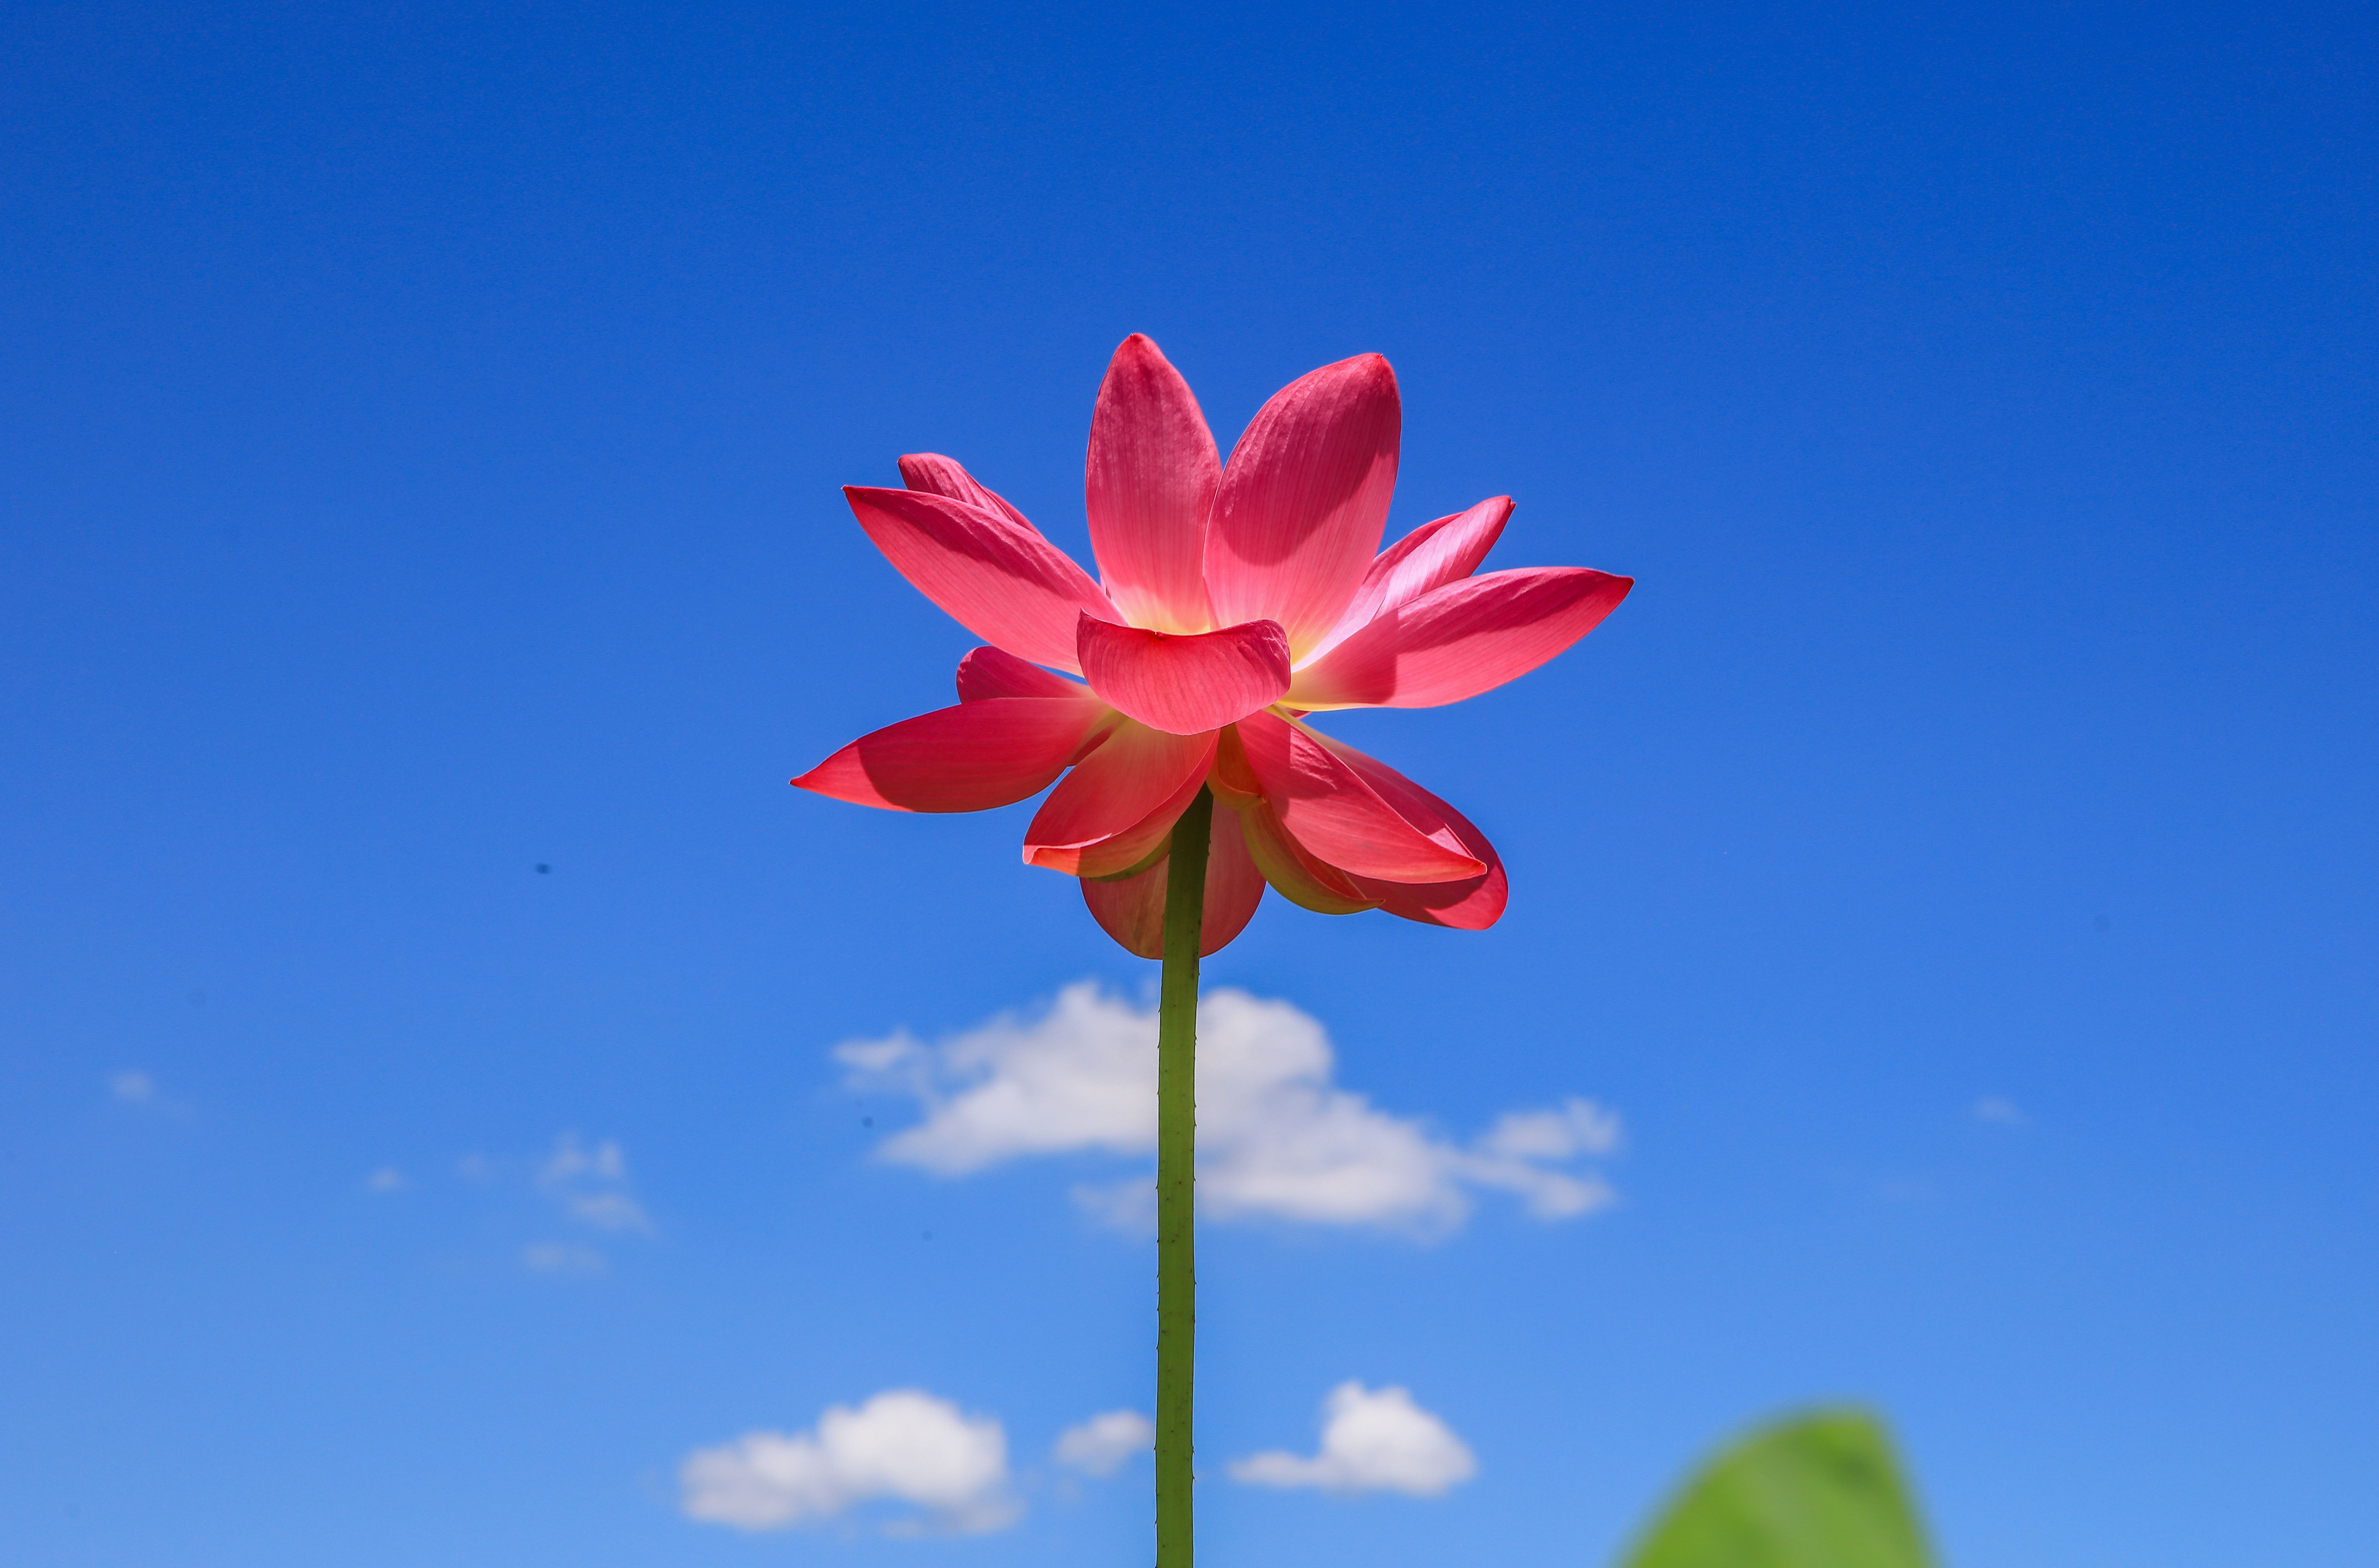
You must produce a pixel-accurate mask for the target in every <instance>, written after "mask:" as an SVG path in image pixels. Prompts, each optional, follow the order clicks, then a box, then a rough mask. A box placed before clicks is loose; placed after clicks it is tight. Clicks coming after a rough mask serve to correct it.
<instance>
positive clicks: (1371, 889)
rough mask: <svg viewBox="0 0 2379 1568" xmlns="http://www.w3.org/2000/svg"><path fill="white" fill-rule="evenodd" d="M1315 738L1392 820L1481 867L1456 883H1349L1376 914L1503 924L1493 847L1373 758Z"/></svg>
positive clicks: (1459, 925) (1463, 925) (1501, 884)
mask: <svg viewBox="0 0 2379 1568" xmlns="http://www.w3.org/2000/svg"><path fill="white" fill-rule="evenodd" d="M1317 737H1318V738H1319V739H1320V740H1321V742H1322V744H1323V745H1324V746H1325V747H1327V748H1328V749H1329V751H1330V754H1332V755H1333V756H1335V757H1337V758H1338V759H1339V760H1340V761H1342V762H1344V763H1345V764H1346V766H1349V767H1351V768H1353V769H1354V770H1355V771H1356V772H1357V773H1359V774H1360V775H1361V776H1362V778H1363V780H1364V782H1365V783H1368V784H1369V785H1371V788H1373V789H1374V790H1378V791H1379V792H1380V795H1381V798H1382V799H1383V800H1386V801H1388V802H1391V803H1392V804H1394V805H1395V808H1396V813H1397V814H1398V815H1400V816H1402V817H1404V818H1405V819H1406V820H1407V821H1408V822H1411V823H1412V824H1413V825H1415V826H1425V827H1428V828H1429V829H1430V830H1431V832H1432V833H1443V834H1444V835H1446V836H1449V837H1451V838H1453V839H1454V840H1455V842H1457V843H1459V844H1460V845H1461V846H1462V847H1463V848H1464V849H1466V850H1469V851H1470V853H1471V854H1473V855H1475V856H1477V857H1478V858H1479V860H1480V861H1482V862H1486V866H1487V869H1486V872H1485V873H1484V874H1481V875H1479V876H1471V877H1465V878H1463V879H1462V880H1461V881H1458V882H1419V883H1399V882H1384V881H1379V880H1376V879H1373V878H1371V877H1363V876H1355V877H1349V878H1348V880H1349V881H1351V882H1352V883H1354V885H1355V886H1356V887H1358V888H1359V889H1360V890H1361V891H1362V892H1363V893H1364V894H1365V895H1366V896H1368V897H1371V898H1373V899H1378V900H1379V905H1380V908H1382V909H1383V910H1385V911H1388V912H1389V913H1390V914H1392V915H1400V916H1402V917H1403V918H1404V919H1406V920H1417V921H1419V922H1421V923H1423V924H1426V925H1450V926H1453V927H1455V928H1456V929H1458V930H1463V931H1484V930H1485V929H1486V928H1487V927H1489V926H1491V925H1492V924H1494V923H1496V922H1497V921H1498V920H1501V919H1502V918H1503V904H1504V900H1505V899H1506V898H1507V896H1508V887H1507V885H1506V883H1505V880H1504V876H1503V857H1501V856H1500V855H1498V854H1496V852H1495V846H1494V845H1492V844H1491V843H1489V842H1488V841H1487V836H1486V835H1485V834H1484V833H1481V832H1479V829H1478V828H1477V827H1475V826H1472V825H1471V822H1470V819H1469V818H1468V817H1466V816H1464V815H1463V814H1461V813H1460V812H1458V811H1455V809H1454V808H1453V807H1452V806H1450V805H1447V804H1446V803H1445V802H1443V801H1441V800H1439V799H1438V798H1437V797H1436V796H1435V795H1432V794H1431V793H1430V792H1429V791H1428V790H1424V789H1422V788H1421V787H1420V786H1419V785H1418V784H1416V783H1414V782H1413V781H1412V780H1411V779H1409V778H1406V777H1405V776H1404V775H1403V774H1401V773H1398V772H1397V771H1396V770H1395V768H1393V767H1390V766H1388V765H1387V764H1386V763H1383V762H1382V761H1380V760H1379V759H1378V758H1377V757H1373V756H1366V755H1365V754H1363V753H1361V752H1359V751H1357V750H1356V749H1355V748H1354V747H1352V746H1350V745H1347V744H1346V742H1343V741H1337V740H1333V739H1332V738H1330V737H1329V736H1326V735H1319V732H1318V731H1317ZM1275 886H1277V884H1275Z"/></svg>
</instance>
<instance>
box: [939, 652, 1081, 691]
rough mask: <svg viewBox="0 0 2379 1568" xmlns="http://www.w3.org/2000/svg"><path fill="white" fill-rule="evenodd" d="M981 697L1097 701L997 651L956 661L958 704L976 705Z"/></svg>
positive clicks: (1061, 679) (1076, 687)
mask: <svg viewBox="0 0 2379 1568" xmlns="http://www.w3.org/2000/svg"><path fill="white" fill-rule="evenodd" d="M985 697H1072V698H1077V699H1080V700H1081V701H1084V702H1095V701H1097V700H1098V699H1096V698H1095V697H1093V696H1092V695H1091V692H1090V688H1088V687H1087V686H1082V685H1080V684H1078V683H1076V682H1074V681H1069V680H1067V679H1066V678H1065V677H1064V676H1062V675H1052V674H1050V673H1049V672H1048V671H1047V670H1045V669H1042V668H1041V667H1040V666H1039V665H1037V664H1027V663H1025V662H1024V661H1023V660H1022V659H1020V658H1019V657H1016V656H1015V655H1014V654H1011V653H1002V652H1000V651H999V650H998V649H997V648H987V647H986V648H977V649H975V650H974V651H973V652H972V653H970V654H968V655H967V656H966V657H964V658H962V659H960V660H959V701H960V702H962V703H979V702H981V701H983V700H984V698H985Z"/></svg>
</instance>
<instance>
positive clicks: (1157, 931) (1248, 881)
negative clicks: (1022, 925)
mask: <svg viewBox="0 0 2379 1568" xmlns="http://www.w3.org/2000/svg"><path fill="white" fill-rule="evenodd" d="M1172 869H1173V857H1172V855H1171V854H1170V853H1169V852H1168V853H1166V854H1165V855H1164V856H1162V857H1161V858H1159V859H1158V861H1157V862H1156V863H1155V864H1154V865H1152V866H1150V867H1149V868H1148V869H1147V870H1145V871H1142V872H1140V873H1138V874H1134V875H1131V876H1127V877H1122V878H1119V879H1116V880H1111V881H1094V880H1092V879H1089V878H1085V879H1084V880H1083V882H1082V902H1084V903H1085V904H1088V905H1089V906H1090V909H1091V914H1092V916H1093V918H1094V919H1095V920H1097V922H1098V923H1099V924H1100V925H1101V926H1102V927H1103V928H1104V929H1105V932H1106V934H1107V935H1110V936H1112V937H1114V938H1115V939H1116V941H1117V942H1118V943H1119V944H1121V945H1122V946H1123V947H1124V948H1125V950H1126V951H1129V952H1132V953H1137V954H1139V955H1140V956H1141V958H1143V959H1161V958H1163V957H1164V956H1165V877H1166V875H1167V874H1169V873H1170V872H1171V871H1172ZM1263 890H1264V879H1263V876H1262V874H1261V873H1260V872H1258V871H1257V870H1256V865H1255V862H1253V861H1251V860H1250V859H1249V858H1248V847H1247V842H1246V840H1245V838H1243V837H1242V836H1241V834H1240V831H1239V814H1238V812H1235V811H1232V810H1230V809H1229V808H1228V807H1226V806H1220V805H1218V806H1216V807H1215V808H1214V838H1213V840H1212V845H1211V847H1210V848H1209V849H1208V850H1207V852H1206V907H1205V918H1204V920H1203V922H1202V925H1201V928H1200V931H1199V944H1198V952H1199V956H1200V957H1204V956H1206V955H1207V954H1210V953H1214V952H1218V951H1220V950H1221V949H1222V948H1223V947H1226V946H1227V945H1228V944H1229V943H1230V940H1231V939H1232V938H1233V937H1235V936H1237V935H1238V934H1239V933H1240V932H1242V931H1244V930H1246V929H1247V925H1248V922H1249V921H1250V920H1253V919H1254V918H1255V913H1256V905H1258V904H1259V903H1261V902H1262V901H1263Z"/></svg>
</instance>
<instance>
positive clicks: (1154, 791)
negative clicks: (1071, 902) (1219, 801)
mask: <svg viewBox="0 0 2379 1568" xmlns="http://www.w3.org/2000/svg"><path fill="white" fill-rule="evenodd" d="M1213 765H1214V734H1213V733H1212V732H1211V731H1210V732H1208V733H1206V734H1203V735H1168V734H1166V733H1165V731H1164V730H1151V729H1150V728H1149V727H1148V726H1146V725H1145V724H1138V723H1134V722H1133V721H1132V720H1130V719H1129V718H1126V719H1121V720H1118V721H1117V724H1116V727H1115V729H1114V730H1113V731H1112V732H1110V733H1109V734H1108V736H1107V738H1106V739H1105V741H1103V742H1100V744H1099V747H1098V749H1097V750H1096V751H1093V753H1091V754H1090V755H1088V756H1086V757H1084V758H1083V759H1082V760H1081V762H1080V763H1078V764H1076V765H1075V767H1074V771H1073V772H1071V773H1069V774H1068V775H1067V776H1066V778H1065V781H1064V782H1063V783H1061V784H1059V785H1058V786H1057V788H1056V789H1055V790H1050V791H1049V798H1048V799H1047V800H1045V801H1044V802H1041V809H1040V810H1039V811H1038V812H1036V813H1034V814H1033V822H1032V825H1031V826H1028V827H1027V828H1025V830H1024V863H1025V864H1027V865H1037V866H1045V867H1047V868H1048V869H1049V870H1051V871H1062V872H1066V873H1068V874H1071V875H1074V876H1112V875H1113V874H1116V873H1117V872H1119V871H1129V870H1130V869H1131V868H1132V867H1134V866H1136V865H1139V864H1141V862H1144V861H1146V860H1148V859H1149V858H1150V857H1151V856H1152V855H1153V854H1154V853H1155V852H1156V851H1157V850H1159V849H1160V848H1161V847H1162V846H1163V844H1164V842H1165V835H1166V834H1167V833H1170V832H1172V831H1173V820H1174V818H1176V817H1177V816H1179V815H1180V814H1182V813H1183V812H1184V811H1186V810H1187V809H1189V805H1190V802H1191V801H1192V800H1195V799H1196V798H1197V795H1198V788H1199V786H1200V785H1202V784H1203V783H1204V782H1205V781H1206V770H1207V769H1208V768H1209V767H1211V766H1213Z"/></svg>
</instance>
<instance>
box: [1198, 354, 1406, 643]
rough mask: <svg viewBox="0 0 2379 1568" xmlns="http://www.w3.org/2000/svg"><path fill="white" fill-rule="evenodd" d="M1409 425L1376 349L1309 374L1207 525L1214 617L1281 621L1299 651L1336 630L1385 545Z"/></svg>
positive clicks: (1292, 386) (1246, 450)
mask: <svg viewBox="0 0 2379 1568" xmlns="http://www.w3.org/2000/svg"><path fill="white" fill-rule="evenodd" d="M1403 426H1404V414H1403V409H1402V405H1401V404H1398V402H1397V400H1396V377H1395V371H1393V370H1391V369H1389V368H1388V362H1387V361H1386V360H1384V359H1383V358H1381V357H1380V356H1378V355H1376V354H1364V355H1359V356H1356V357H1355V358H1352V359H1342V360H1340V361H1339V362H1338V363H1337V364H1335V365H1325V366H1323V367H1322V368H1321V369H1319V370H1315V371H1313V372H1311V373H1310V374H1309V375H1306V376H1302V377H1299V378H1298V380H1294V381H1291V382H1290V383H1289V384H1288V385H1287V386H1286V387H1283V388H1282V389H1281V390H1280V391H1279V392H1275V393H1274V394H1273V399H1272V401H1271V402H1270V403H1267V404H1264V405H1263V407H1262V408H1261V409H1259V410H1257V412H1256V416H1255V418H1254V419H1253V420H1251V421H1250V422H1249V425H1248V428H1247V433H1246V434H1245V435H1243V436H1241V437H1240V438H1239V444H1238V446H1237V447H1234V448H1233V449H1232V451H1231V461H1230V463H1229V464H1228V465H1227V466H1226V468H1225V469H1224V470H1223V485H1222V488H1221V490H1220V491H1219V492H1218V493H1217V494H1216V495H1215V498H1214V521H1213V522H1212V523H1211V524H1210V525H1208V527H1207V530H1206V593H1207V597H1208V599H1209V601H1210V602H1211V603H1212V605H1213V607H1214V619H1215V621H1218V622H1220V623H1221V624H1223V625H1226V626H1231V625H1236V624H1238V622H1240V621H1264V620H1270V621H1279V622H1280V623H1281V626H1282V628H1283V629H1284V630H1286V632H1287V633H1288V645H1289V647H1290V649H1291V650H1292V651H1294V652H1295V653H1296V654H1297V655H1298V656H1299V657H1302V656H1303V655H1304V654H1305V652H1306V651H1307V650H1308V649H1310V648H1311V647H1312V646H1313V645H1315V644H1317V643H1319V642H1320V641H1321V640H1322V637H1324V636H1325V635H1327V634H1328V633H1329V631H1330V629H1331V628H1332V627H1333V626H1334V625H1336V624H1337V623H1338V619H1339V616H1340V615H1341V613H1342V612H1344V611H1345V609H1346V606H1347V604H1348V602H1349V601H1350V600H1352V599H1353V598H1354V597H1355V590H1356V588H1357V586H1358V585H1360V584H1361V582H1362V581H1363V573H1364V572H1365V571H1366V570H1367V569H1368V568H1369V567H1370V566H1371V554H1372V552H1373V551H1374V550H1376V549H1379V548H1380V529H1381V527H1382V525H1383V524H1385V523H1386V521H1387V517H1388V496H1389V494H1390V492H1391V491H1393V490H1394V489H1395V485H1396V446H1397V442H1398V440H1400V438H1401V435H1402V431H1403Z"/></svg>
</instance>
